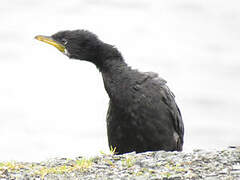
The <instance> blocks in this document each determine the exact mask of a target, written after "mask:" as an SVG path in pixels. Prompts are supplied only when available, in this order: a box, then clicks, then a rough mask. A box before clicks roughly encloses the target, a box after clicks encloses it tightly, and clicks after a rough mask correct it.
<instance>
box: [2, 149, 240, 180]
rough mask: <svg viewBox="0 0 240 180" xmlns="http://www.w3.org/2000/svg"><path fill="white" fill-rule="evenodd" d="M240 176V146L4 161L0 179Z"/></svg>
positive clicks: (208, 178)
mask: <svg viewBox="0 0 240 180" xmlns="http://www.w3.org/2000/svg"><path fill="white" fill-rule="evenodd" d="M5 179H8V180H10V179H11V180H14V179H17V180H33V179H36V180H37V179H39V180H40V179H44V180H65V179H66V180H69V179H70V180H72V179H74V180H75V179H114V180H118V179H119V180H120V179H121V180H122V179H135V180H144V179H151V180H157V179H165V180H167V179H172V180H173V179H174V180H175V179H179V180H181V179H206V180H219V179H224V180H225V179H229V180H230V179H240V147H229V148H226V149H222V150H218V151H206V150H194V151H192V152H190V153H188V152H164V151H158V152H146V153H140V154H135V153H129V154H124V155H111V154H110V155H108V154H104V153H102V155H100V156H97V157H93V158H90V159H87V158H83V157H77V158H75V159H68V158H54V159H51V160H47V161H44V162H39V163H30V162H2V163H0V180H5Z"/></svg>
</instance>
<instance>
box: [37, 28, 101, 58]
mask: <svg viewBox="0 0 240 180" xmlns="http://www.w3.org/2000/svg"><path fill="white" fill-rule="evenodd" d="M35 39H37V40H39V41H43V42H45V43H48V44H50V45H52V46H54V47H56V48H57V49H58V50H59V51H61V52H62V53H63V54H65V55H66V56H68V57H69V58H73V59H80V60H86V61H91V62H93V61H95V60H97V59H98V56H99V51H100V47H101V45H102V44H103V42H102V41H100V40H99V39H98V37H97V36H96V35H95V34H93V33H91V32H89V31H86V30H74V31H60V32H58V33H56V34H53V35H52V36H42V35H38V36H36V37H35Z"/></svg>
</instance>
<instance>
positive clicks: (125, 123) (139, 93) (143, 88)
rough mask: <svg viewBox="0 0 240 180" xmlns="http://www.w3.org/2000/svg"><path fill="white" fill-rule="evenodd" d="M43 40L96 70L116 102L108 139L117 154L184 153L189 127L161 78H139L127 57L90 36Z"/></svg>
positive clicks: (149, 74) (70, 34) (143, 75)
mask: <svg viewBox="0 0 240 180" xmlns="http://www.w3.org/2000/svg"><path fill="white" fill-rule="evenodd" d="M35 38H36V39H37V40H40V41H43V42H46V43H48V44H51V45H53V46H55V47H56V48H57V49H58V50H60V51H61V52H62V53H63V54H65V55H67V56H68V57H69V58H73V59H79V60H85V61H89V62H92V63H93V64H95V65H96V67H97V68H98V69H99V71H100V72H101V73H102V77H103V82H104V86H105V89H106V91H107V93H108V96H109V98H110V102H109V108H108V113H107V134H108V143H109V147H110V148H116V154H123V153H127V152H132V151H136V152H137V153H139V152H145V151H156V150H165V151H181V150H182V146H183V135H184V126H183V121H182V117H181V113H180V111H179V108H178V106H177V104H176V102H175V100H174V95H173V93H172V92H171V91H170V90H169V88H168V87H167V85H166V81H165V80H164V79H162V78H160V77H158V75H157V74H156V73H152V72H147V73H143V72H139V71H137V70H134V69H132V68H131V67H130V66H128V65H127V64H126V62H125V61H124V59H123V56H122V55H121V53H120V52H119V51H118V50H117V49H116V48H115V47H114V46H112V45H109V44H106V43H104V42H102V41H101V40H100V39H99V38H98V37H97V36H96V35H95V34H93V33H91V32H89V31H86V30H74V31H60V32H58V33H56V34H53V35H52V36H41V35H39V36H36V37H35Z"/></svg>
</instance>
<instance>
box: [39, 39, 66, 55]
mask: <svg viewBox="0 0 240 180" xmlns="http://www.w3.org/2000/svg"><path fill="white" fill-rule="evenodd" d="M35 39H37V40H39V41H42V42H45V43H48V44H51V45H52V46H54V47H56V48H57V49H58V50H59V51H61V52H65V49H66V48H65V47H64V46H63V45H62V44H60V43H59V42H57V41H55V40H54V39H52V38H51V37H49V36H42V35H38V36H36V37H35Z"/></svg>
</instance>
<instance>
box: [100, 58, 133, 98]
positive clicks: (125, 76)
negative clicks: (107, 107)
mask: <svg viewBox="0 0 240 180" xmlns="http://www.w3.org/2000/svg"><path fill="white" fill-rule="evenodd" d="M105 65H106V66H107V68H106V69H104V70H103V71H101V72H102V77H103V82H104V87H105V90H106V91H107V93H108V95H109V97H110V99H111V100H112V101H115V102H120V101H124V99H125V95H126V94H128V89H129V87H128V85H130V84H131V82H132V77H131V68H130V67H129V66H128V65H127V64H126V63H125V62H124V61H119V60H114V59H112V60H111V61H108V62H106V64H105Z"/></svg>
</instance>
